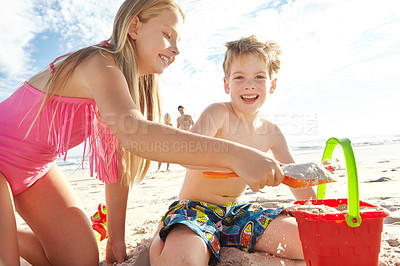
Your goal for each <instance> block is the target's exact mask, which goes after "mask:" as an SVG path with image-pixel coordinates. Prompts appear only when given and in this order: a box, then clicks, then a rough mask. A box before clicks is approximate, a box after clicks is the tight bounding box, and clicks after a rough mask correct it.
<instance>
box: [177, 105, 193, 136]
mask: <svg viewBox="0 0 400 266" xmlns="http://www.w3.org/2000/svg"><path fill="white" fill-rule="evenodd" d="M178 111H179V113H180V114H181V116H180V117H178V119H176V123H177V125H176V126H177V128H179V129H183V130H189V129H190V127H191V126H193V125H194V122H193V119H192V117H191V116H190V115H187V114H185V108H184V107H183V106H182V105H179V106H178Z"/></svg>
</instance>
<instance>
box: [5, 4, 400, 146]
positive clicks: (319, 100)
mask: <svg viewBox="0 0 400 266" xmlns="http://www.w3.org/2000/svg"><path fill="white" fill-rule="evenodd" d="M177 2H178V3H180V5H181V6H182V8H183V10H184V12H185V14H186V22H185V26H184V31H183V33H182V41H181V43H180V52H181V53H180V55H179V56H178V57H177V58H176V61H175V62H174V63H173V64H172V65H171V66H170V67H169V68H168V69H167V70H166V71H165V72H164V74H163V80H162V84H161V94H162V99H163V112H168V113H170V114H171V116H172V120H173V121H172V122H173V124H174V125H176V118H177V117H178V116H179V113H178V110H177V107H178V105H183V106H184V107H185V111H186V113H187V114H190V115H192V117H193V118H194V120H196V119H197V118H198V117H199V116H200V114H201V112H202V111H203V110H204V109H205V108H206V107H207V106H208V105H210V104H212V103H214V102H223V101H229V99H230V98H229V96H228V95H226V94H225V92H224V89H223V72H222V60H223V56H224V52H225V46H224V43H225V42H227V41H232V40H236V39H239V38H241V37H247V36H250V35H253V34H254V35H257V36H258V37H259V38H260V39H261V40H274V41H276V42H278V43H279V44H280V45H281V46H282V50H283V56H282V63H281V71H280V75H279V77H278V83H277V90H276V92H275V93H274V94H272V95H270V96H269V98H268V99H267V101H266V104H265V106H264V107H263V108H262V109H261V111H260V113H259V116H260V117H264V118H267V119H269V120H272V121H274V122H275V123H276V124H277V125H278V126H280V127H281V129H282V130H283V131H284V133H285V134H286V136H287V138H288V139H289V140H293V141H296V140H301V139H311V140H313V139H315V140H317V139H324V138H328V137H339V138H340V137H349V138H351V137H360V136H384V135H400V122H399V118H398V116H399V115H400V111H399V110H400V108H399V105H400V104H399V101H400V89H399V85H398V82H397V79H398V77H399V76H400V75H399V74H400V63H399V62H400V34H399V29H400V12H398V10H400V2H398V1H397V0H382V1H372V0H298V1H277V0H247V1H243V0H177ZM121 3H122V0H102V1H98V0H85V1H83V0H63V1H58V0H15V1H12V3H11V2H9V1H6V0H0V4H1V9H0V33H1V34H0V43H1V49H0V101H2V100H4V99H5V98H7V97H8V96H9V95H10V94H11V93H13V91H15V90H16V89H17V87H18V86H19V85H20V84H21V83H22V82H23V81H25V80H26V79H28V78H29V77H30V76H32V75H33V74H35V73H36V72H38V71H40V70H42V69H43V68H45V67H46V66H47V65H48V64H49V63H50V62H51V61H52V60H53V59H54V58H56V57H57V56H59V55H62V54H65V53H68V52H70V51H74V50H77V49H79V48H82V47H85V46H88V45H92V44H96V43H99V42H101V41H102V40H104V39H107V38H108V37H109V36H110V35H111V30H112V23H113V19H114V16H115V13H116V12H117V10H118V8H119V6H120V4H121Z"/></svg>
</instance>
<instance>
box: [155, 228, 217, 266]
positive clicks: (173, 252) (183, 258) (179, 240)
mask: <svg viewBox="0 0 400 266" xmlns="http://www.w3.org/2000/svg"><path fill="white" fill-rule="evenodd" d="M160 225H161V224H160ZM160 225H159V226H158V229H157V232H156V233H155V235H154V238H153V243H152V244H151V246H150V264H151V265H152V266H160V265H187V266H189V265H202V266H204V265H208V261H209V260H210V255H211V251H210V250H209V248H208V247H207V245H206V243H204V241H203V239H202V238H201V237H200V236H199V235H197V234H196V233H195V232H193V231H192V230H190V229H189V228H188V227H187V226H185V225H180V224H177V225H175V226H174V228H173V229H172V230H171V232H169V234H168V236H167V238H166V240H165V242H164V241H162V240H161V238H160V236H159V234H158V232H159V231H160V229H161V227H162V225H161V226H160Z"/></svg>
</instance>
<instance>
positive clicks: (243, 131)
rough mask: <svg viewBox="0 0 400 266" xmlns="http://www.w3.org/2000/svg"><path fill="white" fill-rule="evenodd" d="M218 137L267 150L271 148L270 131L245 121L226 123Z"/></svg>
mask: <svg viewBox="0 0 400 266" xmlns="http://www.w3.org/2000/svg"><path fill="white" fill-rule="evenodd" d="M216 137H218V138H222V139H226V140H231V141H234V142H238V143H240V144H243V145H247V146H250V147H253V148H256V149H258V150H261V151H265V152H266V151H268V150H269V148H270V136H269V135H268V132H265V130H262V128H255V127H250V126H246V125H245V124H243V123H230V124H228V125H225V126H224V127H223V128H221V130H220V131H219V132H218V134H217V136H216Z"/></svg>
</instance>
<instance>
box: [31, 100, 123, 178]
mask: <svg viewBox="0 0 400 266" xmlns="http://www.w3.org/2000/svg"><path fill="white" fill-rule="evenodd" d="M80 99H82V98H80ZM89 101H90V100H89V99H88V101H86V102H84V103H82V102H70V101H63V97H59V96H54V97H52V99H50V100H49V102H48V103H47V104H46V107H45V108H49V109H48V112H46V113H47V114H48V115H47V116H46V119H47V121H46V122H47V126H48V127H47V128H49V129H50V130H49V135H48V142H49V143H50V144H51V145H52V146H53V147H56V150H57V152H58V157H62V156H64V161H65V160H66V158H67V153H68V149H69V143H70V139H71V133H72V130H73V122H74V116H75V112H76V110H77V109H78V108H84V115H85V123H84V125H83V124H82V126H84V128H83V129H82V130H84V136H85V137H84V139H85V141H84V146H83V158H82V168H84V164H83V163H84V160H85V155H86V150H87V146H89V151H88V153H89V165H90V176H92V177H93V176H94V173H96V178H98V179H99V180H101V181H103V182H106V183H115V182H117V180H118V152H117V147H118V145H119V143H118V140H117V139H116V138H115V136H114V135H113V134H112V132H111V130H110V129H109V128H108V126H107V125H106V123H105V122H104V121H103V119H102V118H101V117H100V115H99V114H98V110H97V106H96V104H95V103H94V102H93V103H92V102H89ZM55 112H57V113H58V114H56V113H55ZM81 112H82V111H81ZM53 115H54V116H56V115H57V117H59V119H53ZM43 118H44V117H43V116H39V118H38V121H36V122H37V123H39V125H40V124H41V119H43ZM75 130H76V129H75ZM39 131H40V127H39V126H38V127H37V132H36V134H37V135H36V138H37V139H38V137H39V134H40V132H39ZM82 133H83V132H82Z"/></svg>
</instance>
